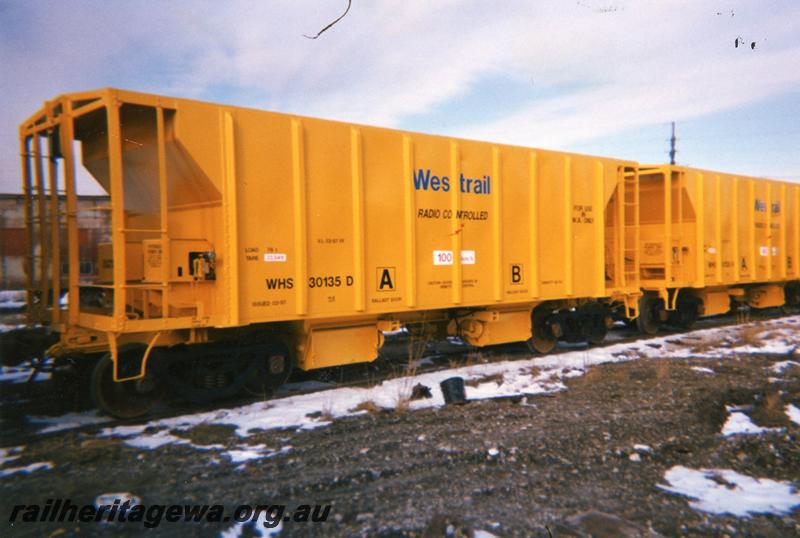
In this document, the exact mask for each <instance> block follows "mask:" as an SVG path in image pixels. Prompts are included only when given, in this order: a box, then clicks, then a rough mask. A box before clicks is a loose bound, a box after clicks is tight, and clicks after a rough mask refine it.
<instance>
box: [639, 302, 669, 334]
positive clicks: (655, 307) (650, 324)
mask: <svg viewBox="0 0 800 538" xmlns="http://www.w3.org/2000/svg"><path fill="white" fill-rule="evenodd" d="M663 304H664V302H663V301H662V300H661V299H659V298H657V297H647V296H645V297H642V298H641V299H639V317H638V318H636V326H637V327H638V328H639V331H640V332H642V333H644V334H651V335H652V334H656V333H657V332H658V328H659V327H660V325H661V310H663V306H662V305H663Z"/></svg>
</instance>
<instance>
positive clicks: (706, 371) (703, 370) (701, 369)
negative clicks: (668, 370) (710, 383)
mask: <svg viewBox="0 0 800 538" xmlns="http://www.w3.org/2000/svg"><path fill="white" fill-rule="evenodd" d="M692 370H694V371H695V372H700V373H703V374H712V375H713V374H715V373H716V372H715V371H714V370H712V369H711V368H706V367H705V366H692Z"/></svg>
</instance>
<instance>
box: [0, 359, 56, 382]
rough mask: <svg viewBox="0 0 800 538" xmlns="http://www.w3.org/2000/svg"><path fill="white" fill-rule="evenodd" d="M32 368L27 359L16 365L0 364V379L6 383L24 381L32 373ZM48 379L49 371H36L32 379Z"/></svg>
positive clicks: (36, 380)
mask: <svg viewBox="0 0 800 538" xmlns="http://www.w3.org/2000/svg"><path fill="white" fill-rule="evenodd" d="M33 372H34V369H33V366H32V365H31V363H30V362H29V361H26V362H23V363H20V364H19V365H18V366H0V381H5V382H7V383H15V384H17V383H26V382H27V381H28V380H29V379H30V377H31V376H32V375H33ZM48 379H50V372H38V373H37V374H36V377H34V378H33V381H35V382H39V381H46V380H48Z"/></svg>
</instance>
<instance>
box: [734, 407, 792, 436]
mask: <svg viewBox="0 0 800 538" xmlns="http://www.w3.org/2000/svg"><path fill="white" fill-rule="evenodd" d="M727 409H728V411H732V412H731V414H730V415H728V420H726V421H725V424H724V425H723V426H722V435H724V436H726V437H729V436H731V435H740V434H742V435H748V434H750V435H752V434H761V433H769V432H782V431H783V428H764V427H762V426H759V425H757V424H755V423H754V422H753V421H752V420H750V417H748V416H747V415H745V414H744V413H742V412H741V411H733V408H731V407H728V408H727Z"/></svg>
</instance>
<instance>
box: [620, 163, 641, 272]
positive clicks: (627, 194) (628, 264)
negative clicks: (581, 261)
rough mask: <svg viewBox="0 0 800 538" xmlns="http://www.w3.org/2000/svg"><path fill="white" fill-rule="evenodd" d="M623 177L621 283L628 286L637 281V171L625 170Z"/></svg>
mask: <svg viewBox="0 0 800 538" xmlns="http://www.w3.org/2000/svg"><path fill="white" fill-rule="evenodd" d="M623 177H624V181H623V183H622V186H623V193H622V203H623V207H624V209H625V211H624V215H625V219H624V222H623V230H622V233H623V245H624V247H623V260H624V267H623V271H624V273H623V274H624V278H623V285H624V286H628V285H630V284H638V283H639V171H638V170H636V169H633V170H630V171H625V172H624V174H623ZM629 211H630V212H632V213H633V215H632V217H633V218H632V219H630V218H629V216H630V213H629ZM630 235H632V236H633V241H629V240H628V238H629V236H630ZM631 243H632V244H631Z"/></svg>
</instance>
